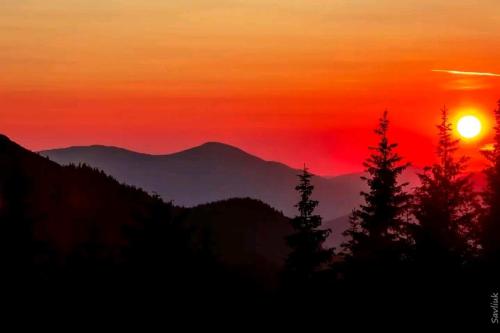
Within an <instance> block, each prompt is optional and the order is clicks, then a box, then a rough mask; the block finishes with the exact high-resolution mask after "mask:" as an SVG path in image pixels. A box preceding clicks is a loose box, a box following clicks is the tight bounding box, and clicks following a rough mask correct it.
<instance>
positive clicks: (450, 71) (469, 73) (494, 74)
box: [432, 69, 500, 76]
mask: <svg viewBox="0 0 500 333" xmlns="http://www.w3.org/2000/svg"><path fill="white" fill-rule="evenodd" d="M432 71H433V72H440V73H448V74H453V75H470V76H500V74H497V73H488V72H465V71H456V70H451V69H433V70H432Z"/></svg>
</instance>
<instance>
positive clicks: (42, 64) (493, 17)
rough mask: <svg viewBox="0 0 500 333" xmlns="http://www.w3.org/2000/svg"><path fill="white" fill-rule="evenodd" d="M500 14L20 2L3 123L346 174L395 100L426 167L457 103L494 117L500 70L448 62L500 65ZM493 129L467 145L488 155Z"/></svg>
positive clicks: (45, 134)
mask: <svg viewBox="0 0 500 333" xmlns="http://www.w3.org/2000/svg"><path fill="white" fill-rule="evenodd" d="M498 22H500V2H499V1H497V0H475V1H459V2H458V1H448V0H436V1H425V0H408V1H393V0H377V1H375V0H339V1H327V0H315V1H310V0H288V1H284V0H274V1H269V0H252V1H243V0H231V1H230V0H212V1H206V0H185V1H175V2H174V1H157V0H141V1H139V0H115V1H98V0H52V1H39V0H5V1H2V2H1V3H0V72H1V73H2V75H1V76H0V132H2V133H4V134H6V135H8V136H10V137H11V138H12V139H14V140H16V141H17V142H19V143H21V144H22V145H24V146H26V147H27V148H30V149H33V150H40V149H47V148H53V147H61V146H70V145H86V144H96V143H98V144H106V145H116V146H122V147H126V148H130V149H134V150H138V151H143V152H151V153H166V152H172V151H176V150H180V149H184V148H188V147H190V146H193V145H197V144H201V143H203V142H205V141H222V142H226V143H229V144H233V145H236V146H239V147H241V148H243V149H245V150H247V151H249V152H251V153H254V154H257V155H259V156H261V157H263V158H266V159H272V160H279V161H282V162H285V163H287V164H289V165H292V166H297V167H298V166H300V165H301V164H302V163H303V162H307V163H308V164H309V165H310V167H311V169H312V170H313V171H314V172H317V173H320V174H339V173H345V172H352V171H357V170H360V169H361V162H362V160H363V158H364V157H365V156H366V154H367V146H368V145H370V144H372V143H373V139H374V138H373V135H372V132H371V130H372V128H373V127H374V126H375V125H376V122H377V118H378V117H379V115H380V114H381V113H382V111H383V110H384V109H385V108H387V109H389V112H390V116H391V118H392V123H393V132H392V136H393V137H394V138H395V139H397V141H398V142H399V143H400V146H401V153H402V154H403V155H404V156H406V157H407V158H408V159H410V160H412V161H414V163H415V164H416V165H422V164H425V163H428V162H429V161H431V158H432V153H433V150H434V147H433V144H434V142H435V138H434V134H435V127H434V124H435V123H436V122H437V120H438V117H439V109H440V108H441V107H442V105H444V104H446V105H448V107H449V108H450V110H451V112H452V117H453V118H454V119H455V117H456V116H457V115H459V114H462V113H467V112H472V113H475V114H478V115H479V116H480V117H481V118H484V120H485V121H486V122H487V121H488V119H489V118H490V114H491V110H492V109H493V108H494V107H495V105H496V100H497V99H499V98H500V89H499V88H500V77H497V76H480V75H457V74H450V73H443V72H433V71H432V70H433V69H453V70H460V71H473V72H488V73H500V63H499V62H498V59H500V44H499V43H498V40H500V25H499V24H498ZM485 125H488V124H485ZM488 140H489V133H485V134H484V135H483V136H482V137H481V138H480V139H478V140H472V141H470V142H464V143H463V144H462V148H463V149H462V152H463V153H467V154H470V155H472V156H473V161H472V162H473V165H474V166H475V167H477V166H480V165H481V164H482V163H483V162H482V160H481V158H480V157H479V156H478V153H477V150H478V148H479V147H481V146H482V145H483V144H485V143H487V142H488Z"/></svg>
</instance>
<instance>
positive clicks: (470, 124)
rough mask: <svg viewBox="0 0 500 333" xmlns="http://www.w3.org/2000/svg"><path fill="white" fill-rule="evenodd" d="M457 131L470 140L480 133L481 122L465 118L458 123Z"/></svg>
mask: <svg viewBox="0 0 500 333" xmlns="http://www.w3.org/2000/svg"><path fill="white" fill-rule="evenodd" d="M457 130H458V133H460V135H461V136H463V137H464V138H467V139H471V138H474V137H476V136H478V134H479V133H480V132H481V122H480V121H479V119H478V118H477V117H474V116H465V117H462V118H460V120H459V121H458V124H457Z"/></svg>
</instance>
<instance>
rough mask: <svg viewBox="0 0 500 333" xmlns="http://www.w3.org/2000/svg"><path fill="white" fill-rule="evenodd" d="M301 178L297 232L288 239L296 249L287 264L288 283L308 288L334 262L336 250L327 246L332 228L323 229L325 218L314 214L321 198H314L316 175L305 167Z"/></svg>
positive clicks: (285, 273)
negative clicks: (324, 267) (313, 175)
mask: <svg viewBox="0 0 500 333" xmlns="http://www.w3.org/2000/svg"><path fill="white" fill-rule="evenodd" d="M298 177H299V180H300V183H299V185H297V186H296V187H295V189H296V190H297V191H298V192H299V194H300V201H299V203H297V204H296V205H295V207H297V208H298V211H299V215H297V216H296V217H295V218H293V219H292V220H291V224H292V227H293V229H294V230H295V233H294V234H292V235H290V236H288V237H287V239H286V240H287V243H288V245H289V247H290V248H291V250H292V251H291V253H290V254H289V256H288V258H287V260H286V263H285V271H284V282H285V284H286V285H288V286H290V285H293V286H295V287H307V282H308V281H310V280H311V279H312V278H313V276H314V274H315V273H316V272H317V271H318V270H319V269H320V268H321V265H323V264H326V263H328V262H329V261H330V259H331V257H332V255H333V249H325V248H324V247H323V243H324V241H325V240H326V238H327V237H328V236H329V235H330V233H331V230H330V229H325V230H322V229H319V228H320V227H321V222H322V218H321V216H319V215H316V214H314V210H315V208H316V207H317V206H318V201H316V200H312V199H311V195H312V193H313V190H314V186H313V185H312V184H311V178H312V174H311V173H309V171H308V169H307V168H306V166H304V169H303V170H302V173H301V174H299V175H298Z"/></svg>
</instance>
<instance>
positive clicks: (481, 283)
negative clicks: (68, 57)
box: [0, 102, 500, 324]
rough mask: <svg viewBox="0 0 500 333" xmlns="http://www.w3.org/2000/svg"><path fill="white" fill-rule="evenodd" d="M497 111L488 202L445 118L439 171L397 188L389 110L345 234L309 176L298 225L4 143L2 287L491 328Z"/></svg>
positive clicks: (499, 184)
mask: <svg viewBox="0 0 500 333" xmlns="http://www.w3.org/2000/svg"><path fill="white" fill-rule="evenodd" d="M494 116H495V120H496V126H495V128H494V130H495V137H494V144H493V148H492V149H491V150H488V151H487V152H485V161H488V163H489V164H488V165H489V166H488V168H487V169H486V170H484V173H485V175H486V179H487V186H486V188H485V190H484V191H483V192H481V193H478V192H476V190H475V188H474V186H473V183H472V179H471V176H470V174H468V173H467V172H466V167H467V158H466V157H462V156H460V152H459V149H458V148H459V146H458V144H459V142H458V140H456V139H454V138H453V132H452V131H453V128H452V124H451V123H450V120H449V114H448V110H447V109H446V108H443V109H442V110H441V122H440V123H439V124H438V126H437V134H438V135H437V142H438V145H437V147H438V149H437V151H436V154H437V157H438V159H437V162H436V163H435V164H432V165H429V166H427V167H425V168H424V170H423V171H422V173H421V174H419V178H420V181H421V184H420V185H419V186H418V187H417V188H416V189H411V188H408V184H407V183H403V182H401V181H400V176H401V174H402V173H403V172H404V171H405V169H406V168H408V167H409V166H410V163H409V162H407V161H405V160H404V159H403V158H402V157H401V155H399V153H398V145H397V144H396V143H395V142H393V141H392V138H391V137H390V121H389V113H388V112H387V111H386V112H384V113H383V114H382V117H381V118H380V120H379V124H378V127H377V128H376V130H375V133H376V134H377V136H378V138H379V141H378V143H377V144H376V145H375V146H373V147H370V155H369V156H368V158H367V159H366V162H365V163H364V167H365V169H366V172H367V176H366V177H364V178H363V180H364V181H365V182H366V183H367V185H368V190H366V191H363V192H362V193H360V195H361V196H362V198H363V199H364V200H363V201H364V203H363V204H362V205H360V206H359V207H356V208H355V209H354V210H353V212H352V214H351V215H350V225H349V228H348V229H347V230H343V231H342V230H330V229H326V228H323V227H322V218H321V216H319V215H318V214H316V213H315V209H316V207H317V205H318V201H315V200H314V199H313V198H314V182H313V178H312V174H311V173H310V172H309V170H308V169H307V167H306V166H304V169H303V170H302V171H301V172H300V173H299V174H298V185H297V187H296V188H295V190H296V191H297V197H298V203H297V205H296V208H297V215H296V216H295V217H294V218H288V217H285V216H284V215H283V214H282V213H280V212H278V211H276V210H274V209H273V208H271V207H270V206H268V205H266V204H265V203H263V202H260V201H257V200H253V199H230V200H225V201H219V202H214V203H208V204H206V205H201V206H197V207H194V208H183V207H177V206H175V205H174V204H172V203H171V202H164V201H163V200H162V199H161V198H160V197H158V196H155V195H150V194H148V193H146V192H145V191H143V190H141V189H138V188H135V187H132V186H127V185H124V184H120V183H119V182H117V181H116V180H115V179H113V178H112V177H110V176H108V175H106V174H105V173H104V172H102V171H99V170H97V169H94V168H92V167H89V166H87V165H84V164H82V165H70V166H60V165H58V164H56V163H54V162H52V161H50V160H48V159H47V158H44V157H42V156H40V155H38V154H35V153H32V152H30V151H28V150H25V149H24V148H22V147H20V146H18V145H17V144H15V143H14V142H12V141H10V140H9V139H8V138H7V137H4V136H2V137H0V171H1V172H0V222H1V223H0V226H1V227H0V228H1V234H0V247H1V250H0V259H1V263H2V264H1V265H2V272H3V273H2V277H1V279H2V283H3V284H4V285H6V286H12V289H13V290H16V289H18V290H23V291H24V292H28V293H30V292H32V293H35V292H43V293H45V294H47V295H50V294H52V295H53V294H56V293H63V294H64V295H65V297H69V298H81V297H90V295H94V296H96V295H97V296H96V297H102V296H104V295H107V296H109V297H116V296H117V295H121V296H122V297H123V293H124V291H126V294H127V295H135V296H144V295H146V294H154V295H157V297H160V296H158V295H168V297H169V299H170V300H174V299H184V300H187V299H189V300H201V301H205V302H208V303H210V302H211V300H214V299H218V300H219V301H221V300H226V301H228V302H238V303H247V304H249V303H250V302H259V301H260V302H265V303H267V305H262V307H263V308H270V307H271V306H272V304H274V305H278V304H279V306H280V308H281V309H287V310H289V311H290V312H291V313H297V314H300V313H302V314H313V313H314V312H315V311H328V312H330V313H331V315H332V318H337V317H338V318H340V319H339V320H341V319H342V320H346V321H348V318H355V317H358V316H359V317H363V318H364V320H366V321H370V322H376V321H387V322H389V321H393V322H396V321H408V322H409V321H415V320H417V321H431V320H436V321H445V322H446V321H448V322H453V323H456V324H460V323H468V322H480V323H484V324H487V323H488V322H489V320H490V319H489V313H490V312H489V308H488V307H489V300H488V298H489V296H490V294H491V293H493V292H497V291H498V289H495V288H498V281H500V102H499V103H498V107H497V108H496V110H495V111H494ZM221 162H223V161H221ZM293 190H294V189H293V188H292V189H290V191H293ZM331 232H343V233H344V235H345V236H346V239H347V240H346V242H345V243H343V244H342V246H341V247H340V248H336V249H333V248H331V249H330V248H326V247H325V246H324V241H325V239H326V238H327V237H328V235H329V234H330V233H331ZM275 234H278V235H284V237H283V238H282V239H277V238H273V237H271V236H269V235H275ZM264 300H265V301H264ZM172 302H173V301H172ZM233 304H234V303H233ZM324 304H328V307H327V308H325V307H324Z"/></svg>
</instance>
